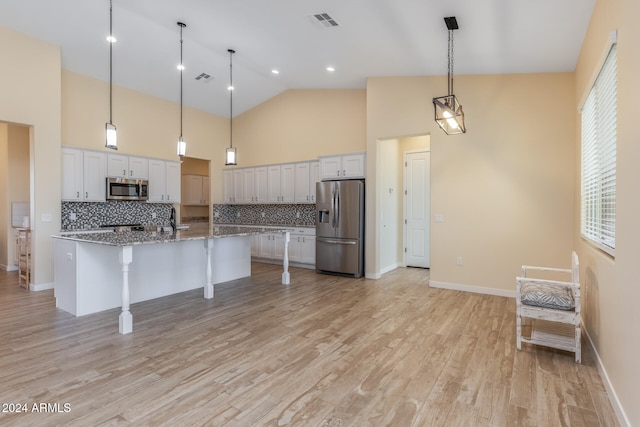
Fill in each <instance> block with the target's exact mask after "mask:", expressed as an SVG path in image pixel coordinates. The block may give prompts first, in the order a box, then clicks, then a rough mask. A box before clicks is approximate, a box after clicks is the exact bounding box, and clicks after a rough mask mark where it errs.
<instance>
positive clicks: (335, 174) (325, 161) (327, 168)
mask: <svg viewBox="0 0 640 427" xmlns="http://www.w3.org/2000/svg"><path fill="white" fill-rule="evenodd" d="M341 170H342V158H341V157H340V156H332V157H322V158H321V159H320V179H338V178H340V172H341Z"/></svg>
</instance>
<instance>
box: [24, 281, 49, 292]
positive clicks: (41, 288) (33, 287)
mask: <svg viewBox="0 0 640 427" xmlns="http://www.w3.org/2000/svg"><path fill="white" fill-rule="evenodd" d="M48 289H53V282H51V283H39V284H37V285H36V284H35V283H31V284H30V285H29V290H30V291H46V290H48Z"/></svg>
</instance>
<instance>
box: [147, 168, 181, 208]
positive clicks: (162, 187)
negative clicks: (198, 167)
mask: <svg viewBox="0 0 640 427" xmlns="http://www.w3.org/2000/svg"><path fill="white" fill-rule="evenodd" d="M148 167H149V171H148V174H149V195H148V196H149V198H148V201H149V202H151V203H180V163H178V162H170V161H164V160H158V159H150V160H149V161H148Z"/></svg>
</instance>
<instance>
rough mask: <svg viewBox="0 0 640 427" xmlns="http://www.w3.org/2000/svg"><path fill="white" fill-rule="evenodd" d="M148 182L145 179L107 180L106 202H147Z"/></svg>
mask: <svg viewBox="0 0 640 427" xmlns="http://www.w3.org/2000/svg"><path fill="white" fill-rule="evenodd" d="M148 198H149V181H147V180H146V179H129V178H107V199H108V200H147V199H148Z"/></svg>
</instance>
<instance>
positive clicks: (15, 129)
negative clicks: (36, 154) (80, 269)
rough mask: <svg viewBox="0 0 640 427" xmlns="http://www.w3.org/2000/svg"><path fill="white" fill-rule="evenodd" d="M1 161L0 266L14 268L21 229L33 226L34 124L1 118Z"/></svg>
mask: <svg viewBox="0 0 640 427" xmlns="http://www.w3.org/2000/svg"><path fill="white" fill-rule="evenodd" d="M0 165H1V167H0V171H2V173H1V174H0V269H3V270H6V271H14V270H18V263H19V262H18V261H19V255H20V254H19V245H18V242H19V240H18V230H21V229H30V226H31V215H32V212H33V209H32V208H33V207H32V204H31V166H30V165H31V160H30V126H26V125H20V124H15V123H8V122H0ZM23 246H24V245H23ZM29 246H31V245H29ZM29 254H31V249H29ZM29 276H30V275H28V276H27V277H29Z"/></svg>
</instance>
